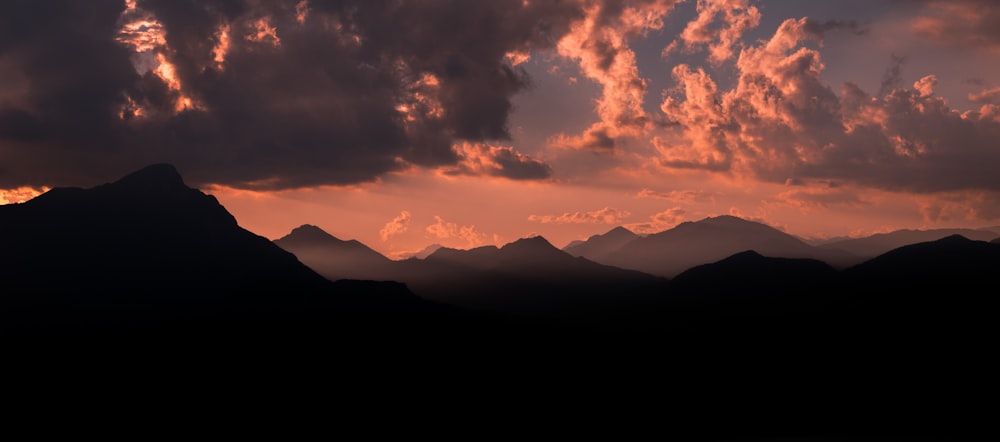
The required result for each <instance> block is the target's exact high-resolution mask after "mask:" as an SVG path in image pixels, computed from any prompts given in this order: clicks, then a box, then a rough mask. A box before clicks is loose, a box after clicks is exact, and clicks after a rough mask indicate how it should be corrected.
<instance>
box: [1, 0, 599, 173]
mask: <svg viewBox="0 0 1000 442" xmlns="http://www.w3.org/2000/svg"><path fill="white" fill-rule="evenodd" d="M125 8H126V4H125V2H124V1H122V0H107V1H102V0H95V1H88V2H79V1H73V0H62V1H59V0H56V1H49V2H35V1H14V2H4V3H3V5H0V78H3V79H7V78H16V79H20V81H19V82H12V83H9V84H4V85H0V187H13V186H18V185H26V184H27V185H73V184H95V183H99V182H103V181H106V180H108V179H111V178H114V177H117V176H119V175H120V174H122V173H123V172H128V171H130V170H131V169H134V168H137V167H141V166H143V165H145V164H148V163H152V162H172V163H174V164H176V165H177V166H178V167H179V168H180V169H181V171H182V173H184V174H185V177H186V178H188V180H189V181H190V182H192V183H193V184H202V183H221V184H227V185H233V186H238V187H248V188H262V189H273V188H290V187H300V186H311V185H319V184H341V183H354V182H360V181H366V180H371V179H374V178H376V177H378V176H379V175H380V174H383V173H386V172H389V171H393V170H398V169H400V168H402V167H408V166H407V165H410V164H415V165H418V166H422V167H430V168H436V167H452V166H456V165H458V164H460V163H461V162H462V161H463V158H462V156H461V155H460V154H459V153H458V152H456V150H454V148H453V146H454V145H455V144H456V143H459V142H466V141H467V142H473V143H475V142H487V141H495V140H505V139H508V138H509V132H508V129H507V121H508V116H509V115H510V113H511V111H512V104H511V98H512V97H513V95H514V94H516V93H518V92H520V91H522V90H524V89H525V88H527V87H529V86H530V80H529V78H528V76H527V74H526V73H525V72H524V71H523V70H522V69H520V68H517V67H515V66H513V65H512V64H511V63H510V62H508V61H507V59H506V55H507V54H508V53H512V52H525V51H530V50H533V49H547V48H551V47H553V46H554V45H555V43H556V42H557V41H558V39H559V38H560V37H561V36H563V35H564V34H566V33H567V32H568V29H569V25H570V23H571V22H572V20H574V19H578V18H580V17H581V16H582V14H583V12H582V6H581V4H580V3H579V2H572V1H558V0H533V1H531V2H528V3H527V4H524V3H522V1H521V0H494V1H489V2H485V1H476V2H470V1H463V0H437V1H421V2H397V1H388V0H387V1H360V0H357V1H347V0H343V1H318V0H310V1H308V2H294V1H293V2H287V1H285V2H279V1H263V0H256V1H250V0H246V1H244V0H146V1H143V0H138V2H137V5H136V9H135V10H132V11H131V12H129V13H128V14H125V15H123V11H124V10H125ZM140 19H147V20H154V21H155V23H156V26H146V27H139V28H137V29H138V31H136V32H133V33H131V34H129V33H124V34H123V33H121V30H122V26H123V25H125V24H126V23H130V22H136V21H137V20H140ZM151 28H152V29H154V30H162V31H161V32H160V33H159V34H156V35H153V34H150V33H148V32H147V31H148V30H149V29H151ZM143 32H147V34H145V36H146V37H148V38H147V41H146V42H147V43H149V44H151V45H153V46H155V48H153V49H150V48H149V47H142V48H140V47H138V46H136V44H135V43H130V42H124V41H116V39H117V40H126V39H135V38H137V35H136V34H137V33H138V34H142V33H143ZM150 35H152V37H150ZM157 38H159V39H161V40H163V41H162V42H160V43H158V40H157ZM130 41H131V40H130ZM223 43H228V46H226V45H224V44H223ZM141 50H146V52H144V53H142V54H139V53H137V52H139V51H141ZM157 57H159V58H157ZM157 66H158V67H157ZM494 160H495V161H496V163H497V164H500V165H501V167H500V169H499V170H502V171H504V173H497V174H499V175H501V176H510V177H512V178H525V179H527V178H543V177H546V176H548V175H549V173H550V169H549V168H548V166H547V165H545V164H544V163H541V162H539V161H537V160H534V159H531V158H528V157H525V156H523V155H521V154H519V153H517V152H516V151H513V150H511V151H510V152H506V151H498V152H497V155H496V156H495V158H494Z"/></svg>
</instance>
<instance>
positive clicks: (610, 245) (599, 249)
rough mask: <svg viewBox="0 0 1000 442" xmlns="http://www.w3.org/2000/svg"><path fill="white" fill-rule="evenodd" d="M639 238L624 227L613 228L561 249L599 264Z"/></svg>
mask: <svg viewBox="0 0 1000 442" xmlns="http://www.w3.org/2000/svg"><path fill="white" fill-rule="evenodd" d="M637 238H639V235H636V234H635V233H632V231H631V230H628V229H626V228H624V227H615V228H614V229H611V230H609V231H607V232H606V233H604V234H601V235H593V236H591V237H590V238H587V240H586V241H581V242H575V243H571V244H569V245H567V246H566V247H564V248H563V251H565V252H566V253H569V254H570V255H573V256H582V257H584V258H587V259H589V260H591V261H596V262H601V261H602V260H604V259H605V258H607V256H608V255H610V254H612V253H614V252H616V251H618V250H619V249H621V248H622V247H623V246H625V244H628V243H629V242H632V241H633V240H635V239H637Z"/></svg>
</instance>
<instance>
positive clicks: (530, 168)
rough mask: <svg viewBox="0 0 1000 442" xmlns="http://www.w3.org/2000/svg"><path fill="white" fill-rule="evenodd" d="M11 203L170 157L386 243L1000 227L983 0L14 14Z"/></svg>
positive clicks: (251, 217)
mask: <svg viewBox="0 0 1000 442" xmlns="http://www.w3.org/2000/svg"><path fill="white" fill-rule="evenodd" d="M0 9H3V11H0V203H5V202H17V201H22V200H24V199H26V198H30V197H32V196H33V195H35V194H37V193H38V192H41V191H44V190H45V189H47V188H51V187H57V186H81V187H89V186H93V185H97V184H101V183H104V182H108V181H112V180H114V179H117V178H118V177H120V176H122V175H124V174H126V173H128V172H131V171H133V170H135V169H138V168H140V167H142V166H144V165H147V164H151V163H160V162H169V163H172V164H174V165H175V166H176V167H177V168H178V169H179V171H180V172H181V174H182V175H183V176H184V177H185V180H186V181H187V183H188V184H189V185H192V186H196V187H199V188H201V189H203V190H204V191H206V192H209V193H212V194H214V195H216V196H217V197H218V198H219V200H220V201H221V202H222V203H223V204H224V205H225V206H226V207H227V208H228V209H229V210H230V211H231V212H233V214H234V215H235V216H236V217H237V219H238V220H239V222H240V224H241V225H243V227H245V228H247V229H249V230H251V231H254V232H256V233H258V234H260V235H263V236H266V237H269V238H278V237H280V236H282V235H284V234H286V233H287V232H288V231H290V230H291V229H292V228H294V227H296V226H298V225H300V224H305V223H309V224H315V225H318V226H320V227H322V228H323V229H325V230H327V231H328V232H330V233H332V234H334V235H336V236H338V237H340V238H342V239H358V240H360V241H362V242H364V243H366V244H368V245H369V246H371V247H373V248H375V249H377V250H379V251H381V252H383V253H385V254H387V255H390V256H398V255H399V254H402V253H405V252H407V251H413V250H417V249H420V248H422V247H423V246H425V245H428V244H431V243H440V244H443V245H446V246H451V247H458V248H466V247H473V246H478V245H486V244H497V245H502V244H505V243H507V242H510V241H513V240H515V239H517V238H519V237H523V236H527V235H533V234H541V235H543V236H545V237H546V238H548V239H549V240H550V241H551V242H552V243H553V244H555V245H556V246H560V247H561V246H563V245H565V244H566V243H567V242H569V241H571V240H574V239H581V238H585V237H587V236H589V235H592V234H595V233H602V232H604V231H607V230H609V229H611V228H612V227H614V226H616V225H624V226H626V227H628V228H630V229H632V230H634V231H636V232H640V233H650V232H657V231H661V230H665V229H668V228H670V227H673V226H674V225H676V224H677V223H679V222H682V221H691V220H698V219H701V218H704V217H707V216H715V215H719V214H734V215H738V216H742V217H744V218H748V219H753V220H759V221H762V222H766V223H768V224H770V225H773V226H775V227H779V228H781V229H784V230H786V231H787V232H789V233H793V234H796V235H800V236H804V237H832V236H842V235H864V234H871V233H876V232H881V231H887V230H892V229H899V228H937V227H955V226H963V227H965V226H969V227H983V226H995V225H1000V4H998V3H997V2H994V1H991V0H951V1H931V0H928V1H918V0H912V1H892V0H882V1H877V0H829V1H798V0H759V1H755V0H687V1H683V0H633V1H627V0H492V1H467V0H420V1H417V0H414V1H404V0H338V1H335V0H330V1H323V0H285V1H278V0H124V1H123V0H107V1H105V0H91V1H86V2H82V1H76V0H52V1H46V2H37V1H32V0H12V1H5V2H3V4H2V5H0Z"/></svg>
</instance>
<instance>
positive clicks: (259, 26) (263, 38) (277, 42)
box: [244, 17, 281, 48]
mask: <svg viewBox="0 0 1000 442" xmlns="http://www.w3.org/2000/svg"><path fill="white" fill-rule="evenodd" d="M244 38H246V39H247V41H252V42H254V43H267V44H270V45H271V46H274V47H276V48H277V47H280V46H281V38H279V37H278V28H276V27H274V26H272V25H271V17H261V18H258V19H257V20H256V21H254V22H253V28H252V30H251V31H250V33H249V34H247V35H246V37H244Z"/></svg>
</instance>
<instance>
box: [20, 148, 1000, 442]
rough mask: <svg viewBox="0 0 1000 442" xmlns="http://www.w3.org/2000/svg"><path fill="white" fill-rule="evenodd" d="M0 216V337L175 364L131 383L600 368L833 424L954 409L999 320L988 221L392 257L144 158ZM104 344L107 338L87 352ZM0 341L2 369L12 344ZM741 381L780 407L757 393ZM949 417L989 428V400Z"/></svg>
mask: <svg viewBox="0 0 1000 442" xmlns="http://www.w3.org/2000/svg"><path fill="white" fill-rule="evenodd" d="M0 229H2V231H4V232H6V233H7V235H6V236H5V239H4V241H3V244H2V247H0V278H2V280H3V281H4V288H3V290H2V292H0V335H2V337H4V338H7V339H6V340H5V341H4V342H5V344H11V343H12V344H16V345H18V346H20V347H24V348H29V349H32V350H37V351H40V352H45V353H47V354H50V355H52V354H63V353H60V352H59V351H56V350H54V348H59V349H61V351H63V352H65V351H67V350H66V349H67V348H69V349H75V351H76V352H77V354H78V356H76V357H75V358H73V359H71V360H69V361H61V362H60V363H59V364H48V365H49V366H50V367H57V368H58V370H59V371H60V372H59V376H65V375H66V374H67V373H69V372H74V371H75V370H77V367H76V366H77V365H80V364H83V363H86V362H89V361H91V360H94V359H99V360H105V361H116V363H115V364H113V367H114V368H116V369H119V368H120V370H117V371H113V373H114V376H119V375H120V373H122V372H125V371H130V370H134V369H135V365H131V364H132V361H133V359H134V355H135V353H136V352H138V351H141V350H145V351H147V352H148V353H150V354H154V355H155V358H154V360H155V364H154V365H157V364H158V365H162V364H164V361H169V360H174V361H177V362H178V364H179V365H182V367H181V370H176V369H173V368H170V369H165V370H163V371H162V373H160V374H158V376H156V377H155V378H152V379H157V380H159V379H170V378H171V377H172V376H175V375H176V374H177V373H178V372H181V371H184V370H187V371H191V372H194V373H195V376H194V377H196V378H198V379H200V380H201V382H203V383H204V384H208V385H207V386H208V387H212V386H214V382H215V381H216V378H212V377H205V376H204V375H203V372H202V371H201V370H203V369H204V367H207V366H208V365H209V364H207V363H206V362H205V361H214V362H219V361H225V360H228V359H229V358H230V355H231V354H233V352H234V351H235V350H234V349H239V350H240V351H239V353H240V354H242V355H244V358H242V359H238V363H232V364H229V365H228V366H227V369H226V370H224V371H220V372H221V373H224V376H234V375H236V374H239V373H243V372H245V370H247V368H248V367H254V368H257V369H258V370H257V371H255V372H254V376H253V377H247V378H244V379H242V380H241V382H239V389H241V390H247V389H248V386H249V387H251V388H249V389H248V390H250V391H251V394H257V391H256V390H254V388H252V387H255V386H257V385H259V384H260V382H261V380H262V379H264V378H269V379H271V380H276V381H277V384H280V385H281V386H282V387H284V386H285V385H286V382H290V381H294V380H301V385H300V386H299V387H300V388H302V389H303V391H310V392H311V391H313V390H312V389H313V388H314V387H315V383H317V382H330V383H332V384H334V385H337V388H338V391H340V390H339V389H340V388H342V387H344V386H347V385H350V384H354V383H357V384H358V385H360V386H361V388H362V389H364V390H365V391H364V395H365V396H370V391H369V390H368V389H369V388H371V386H374V385H383V384H384V383H388V384H389V385H391V386H392V387H391V388H390V389H393V390H394V391H393V392H392V393H394V394H396V393H399V392H400V391H406V390H405V388H402V387H409V386H413V385H425V386H427V389H428V391H429V392H430V393H429V394H438V393H439V392H440V391H442V389H443V388H451V389H452V391H455V390H461V391H462V393H463V394H465V396H463V397H469V396H478V395H481V394H482V393H483V390H482V389H483V388H484V385H489V386H492V387H493V390H492V391H490V393H492V394H488V395H486V396H485V397H487V398H488V400H492V398H494V397H496V396H495V395H496V394H498V393H501V392H503V393H507V392H506V391H504V390H508V389H511V388H513V386H520V387H521V388H520V389H517V388H514V390H513V391H516V392H524V391H530V392H532V393H535V392H540V391H543V392H551V391H552V390H551V388H552V385H553V383H556V384H559V383H561V384H562V386H563V390H561V391H559V392H558V393H559V394H568V396H566V397H567V398H573V399H567V400H564V401H562V403H560V405H563V404H565V403H567V402H573V401H574V400H575V398H585V399H586V400H583V401H582V402H580V403H578V404H575V405H576V406H577V407H578V409H582V408H586V407H587V406H588V405H589V402H587V401H589V400H591V399H590V398H592V397H593V395H594V394H595V393H594V392H595V389H596V388H604V389H607V390H609V391H614V392H619V391H623V390H628V391H634V392H641V394H643V395H647V392H655V393H656V394H655V397H654V396H653V395H647V398H649V397H654V399H655V400H661V399H664V400H665V398H674V399H677V400H678V401H679V402H678V403H679V404H681V405H682V406H683V408H690V407H691V406H692V404H698V403H699V402H697V401H702V402H701V405H702V406H704V407H705V408H706V409H711V410H712V412H711V413H710V417H711V418H712V419H710V420H711V421H715V420H720V419H721V420H727V421H733V422H735V421H734V420H733V419H741V421H740V422H742V423H760V422H762V419H769V418H771V419H779V420H780V421H781V425H785V424H786V422H790V421H794V422H796V423H798V424H799V425H803V426H806V424H805V423H808V422H822V421H824V418H825V417H826V416H830V418H829V420H828V422H834V423H835V424H836V423H837V422H839V419H840V418H841V416H840V415H839V414H837V413H839V412H842V411H843V410H850V411H851V412H852V413H854V412H857V413H863V414H866V415H867V416H871V417H872V419H874V420H877V421H878V422H885V419H886V414H885V410H886V409H887V408H892V409H894V410H897V411H899V410H902V411H906V412H907V413H908V415H913V413H925V412H926V410H928V408H927V404H928V402H933V403H934V404H939V405H940V404H943V405H940V406H939V407H936V408H933V410H935V411H936V412H940V410H942V409H945V408H946V409H945V410H944V411H945V412H949V413H952V414H954V415H957V416H959V417H962V418H967V417H969V416H974V413H977V412H983V409H981V408H979V407H978V406H977V405H971V404H981V403H982V399H983V398H987V399H988V398H990V397H993V396H994V393H995V392H994V391H992V390H990V388H989V385H992V384H991V383H994V380H995V376H996V372H997V370H1000V367H998V366H997V364H996V363H995V362H994V359H995V358H994V357H993V354H992V353H991V352H990V351H989V350H990V349H991V348H993V346H994V345H995V340H996V336H998V335H1000V322H998V321H996V319H995V318H996V317H997V315H998V314H1000V297H998V296H997V294H996V283H997V274H998V273H997V269H1000V241H998V240H997V239H996V238H995V237H994V238H990V242H987V241H984V240H977V239H975V238H969V237H966V236H964V235H948V236H945V237H943V238H936V239H932V240H927V241H920V242H917V243H913V244H907V245H902V246H899V247H893V246H894V245H895V244H897V243H898V242H899V241H903V242H906V241H911V240H920V239H926V238H930V237H927V236H921V235H931V236H936V235H939V234H940V233H943V232H933V233H919V234H914V233H912V232H910V233H906V232H898V233H897V234H894V235H892V234H891V235H886V236H875V237H872V238H867V239H864V240H856V241H855V242H844V243H830V244H825V245H823V246H812V245H809V244H807V243H805V242H803V241H801V240H799V239H797V238H794V237H791V236H790V235H787V234H785V233H783V232H780V231H778V230H777V229H774V228H772V227H769V226H766V225H763V224H760V223H755V222H751V221H747V220H743V219H739V218H735V217H730V216H721V217H713V218H706V219H703V220H700V221H696V222H688V223H682V224H680V225H678V226H677V227H675V228H673V229H670V230H667V231H664V232H660V233H657V234H653V235H648V236H640V235H635V234H634V233H632V232H629V231H628V230H626V229H623V228H615V229H612V230H611V231H609V232H607V233H605V234H602V235H595V236H593V237H591V238H589V239H588V240H587V241H582V242H579V243H574V244H571V245H569V246H567V247H566V250H559V249H557V248H556V247H554V246H553V245H552V244H551V243H549V241H547V240H546V239H545V238H542V237H532V238H523V239H520V240H517V241H514V242H511V243H509V244H506V245H503V246H502V247H495V246H487V247H479V248H475V249H471V250H456V249H451V248H446V247H441V248H435V249H434V250H433V251H431V250H428V251H427V252H428V253H425V254H421V255H420V256H414V257H410V258H407V259H402V260H396V261H394V260H390V259H388V258H386V257H385V256H382V255H380V254H379V253H377V252H375V251H374V250H372V249H371V248H369V247H367V246H365V245H364V244H361V243H360V242H357V241H353V240H342V239H338V238H335V237H333V236H332V235H329V234H327V233H326V232H324V231H323V230H322V229H320V228H318V227H316V226H313V225H303V226H301V227H299V228H296V229H294V230H293V231H292V232H290V233H289V234H288V235H286V236H285V237H282V238H280V239H277V240H274V241H270V240H268V239H266V238H263V237H261V236H259V235H256V234H254V233H252V232H250V231H247V230H245V229H243V228H241V227H240V226H239V225H238V223H237V222H236V220H235V219H234V218H233V216H232V215H231V214H230V213H229V212H228V211H226V209H225V208H224V207H222V205H220V204H219V202H218V201H217V200H216V199H215V198H214V197H212V196H211V195H206V194H205V193H203V192H201V191H198V190H196V189H192V188H190V187H188V186H186V185H185V184H184V182H183V180H182V179H181V177H180V175H179V174H178V172H177V170H175V169H174V168H173V167H172V166H169V165H165V164H161V165H154V166H150V167H147V168H144V169H141V170H139V171H136V172H135V173H132V174H129V175H127V176H125V177H123V178H121V179H120V180H118V181H115V182H112V183H109V184H105V185H102V186H97V187H94V188H90V189H79V188H58V189H53V190H51V191H49V192H46V193H45V194H42V195H40V196H38V197H36V198H35V199H32V200H30V201H27V202H25V203H21V204H13V205H5V206H0ZM965 233H968V232H965ZM977 235H978V233H977ZM977 238H981V237H977ZM885 247H893V248H891V249H890V250H887V251H885V252H882V253H878V254H877V255H876V256H874V257H870V258H866V256H867V255H868V254H871V253H875V252H878V250H881V249H880V248H885ZM29 335H30V336H43V337H51V339H42V340H30V339H26V338H25V336H29ZM178 336H184V339H178V338H177V337H178ZM108 341H115V342H122V343H123V345H121V346H118V347H115V348H113V349H112V351H111V352H108V353H104V354H101V355H100V357H97V356H95V353H94V352H93V350H92V349H93V346H94V345H95V343H106V342H108ZM54 343H63V345H62V346H60V347H54ZM65 343H69V344H68V345H66V344H65ZM164 343H170V347H171V348H173V350H174V351H173V352H171V353H169V354H170V357H163V356H162V354H163V352H164ZM10 348H11V347H10V346H5V355H7V356H8V357H9V359H10V360H11V361H12V362H11V364H8V365H16V363H19V362H22V361H26V360H33V359H30V358H28V357H25V356H17V357H11V354H12V353H11V352H10ZM309 369H312V370H313V374H314V375H313V376H310V377H306V376H303V373H304V371H305V370H309ZM138 373H139V374H138V375H137V376H139V377H143V376H146V373H145V372H138ZM57 377H58V376H57ZM17 379H20V378H17ZM79 379H85V378H83V377H79ZM146 380H147V381H148V379H146ZM88 382H89V381H88ZM396 388H402V389H401V390H399V391H395V389H396ZM873 391H877V392H879V393H884V394H885V397H886V398H891V400H888V401H886V400H881V399H884V398H874V397H873V394H872V392H873ZM546 394H548V393H546ZM574 395H575V396H574ZM382 397H383V396H378V398H379V400H381V398H382ZM384 397H386V398H392V397H396V396H394V395H386V396H384ZM418 397H419V398H424V397H427V396H426V395H419V396H418ZM526 398H529V399H530V398H532V396H530V395H529V396H526ZM720 398H721V399H720ZM761 398H767V399H773V398H779V399H781V400H782V401H784V402H786V403H787V404H789V405H788V406H787V407H783V408H781V409H780V410H778V411H777V412H775V411H774V409H770V408H767V407H764V404H765V403H766V402H767V401H765V400H761ZM518 399H525V398H518ZM876 399H879V400H876ZM727 401H736V402H734V403H733V404H732V407H731V408H732V409H731V410H730V412H723V411H719V407H720V406H723V405H727V404H728V402H727ZM740 401H742V402H740ZM461 403H462V404H464V403H465V402H461ZM614 403H617V402H614ZM643 403H644V404H645V402H643ZM539 406H540V407H548V406H549V403H548V402H545V403H543V404H541V405H539ZM477 411H478V410H477ZM654 411H655V412H656V413H657V421H658V422H659V418H660V415H659V410H654ZM928 414H932V413H928ZM718 416H722V418H720V419H715V418H716V417H718ZM776 416H777V417H776ZM938 417H940V415H934V416H928V419H930V420H932V421H934V419H931V418H935V419H936V418H938ZM707 421H708V420H706V422H707ZM935 422H936V421H935ZM984 422H988V423H989V425H987V424H984ZM892 424H893V425H889V426H891V427H892V429H898V425H895V422H892ZM963 424H964V425H960V426H959V427H961V428H973V429H992V428H993V427H992V414H990V415H989V416H987V418H984V419H982V420H978V419H977V420H975V421H972V422H970V421H969V420H968V419H967V420H966V421H964V422H963ZM953 428H954V427H952V426H948V427H947V428H945V430H946V431H951V430H953ZM924 430H925V429H924V428H923V427H921V432H922V433H921V434H923V431H924Z"/></svg>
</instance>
